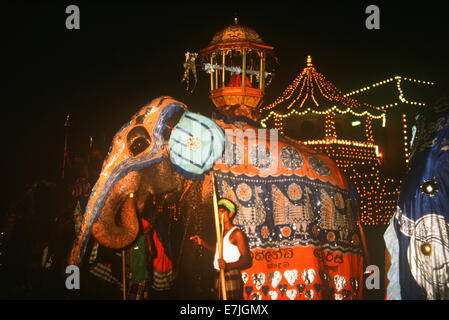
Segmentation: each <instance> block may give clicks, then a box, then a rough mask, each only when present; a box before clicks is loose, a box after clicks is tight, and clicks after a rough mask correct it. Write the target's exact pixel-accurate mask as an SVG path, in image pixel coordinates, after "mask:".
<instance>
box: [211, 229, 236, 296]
mask: <svg viewBox="0 0 449 320" xmlns="http://www.w3.org/2000/svg"><path fill="white" fill-rule="evenodd" d="M235 229H237V227H233V228H231V230H229V231H228V232H227V233H226V235H225V236H224V237H223V260H224V261H225V262H226V263H232V262H236V261H238V260H239V258H240V251H239V249H238V247H237V246H236V245H234V244H232V243H231V241H229V236H230V235H231V234H232V232H233V231H234V230H235ZM217 246H218V245H217ZM214 268H215V270H216V271H217V272H216V273H217V275H216V279H215V291H216V293H217V296H218V298H219V299H221V288H220V286H221V282H220V268H219V267H218V247H217V249H216V250H215V258H214ZM225 286H226V296H227V299H228V300H243V282H242V275H241V273H240V270H238V269H230V270H225Z"/></svg>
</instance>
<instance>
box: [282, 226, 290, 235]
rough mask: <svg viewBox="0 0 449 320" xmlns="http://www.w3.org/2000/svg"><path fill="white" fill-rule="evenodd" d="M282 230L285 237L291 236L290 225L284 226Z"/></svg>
mask: <svg viewBox="0 0 449 320" xmlns="http://www.w3.org/2000/svg"><path fill="white" fill-rule="evenodd" d="M281 232H282V235H283V236H284V237H289V236H290V235H291V234H292V229H290V228H289V227H284V228H282V230H281Z"/></svg>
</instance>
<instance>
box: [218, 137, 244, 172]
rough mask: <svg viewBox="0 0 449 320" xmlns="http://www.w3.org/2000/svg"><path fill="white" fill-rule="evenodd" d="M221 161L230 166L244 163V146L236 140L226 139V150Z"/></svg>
mask: <svg viewBox="0 0 449 320" xmlns="http://www.w3.org/2000/svg"><path fill="white" fill-rule="evenodd" d="M221 161H222V162H223V163H224V164H226V165H227V166H228V167H231V168H232V167H235V166H238V165H240V164H242V163H243V151H242V148H241V147H240V146H239V145H238V144H237V143H235V142H230V141H228V140H227V141H226V142H225V151H224V152H223V156H222V158H221Z"/></svg>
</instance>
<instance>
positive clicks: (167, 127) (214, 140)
mask: <svg viewBox="0 0 449 320" xmlns="http://www.w3.org/2000/svg"><path fill="white" fill-rule="evenodd" d="M223 149H224V133H223V132H222V130H221V129H220V128H219V127H218V126H217V125H216V124H215V123H214V122H213V121H211V120H209V119H207V118H206V117H204V116H201V115H199V114H195V113H192V112H189V111H187V107H186V106H185V105H184V104H182V103H181V102H178V101H176V100H174V99H172V98H171V97H160V98H157V99H155V100H153V101H152V102H151V103H149V104H148V105H146V106H145V107H143V108H141V109H140V110H139V111H138V112H137V113H136V114H135V115H134V116H133V117H132V118H131V120H130V121H129V122H127V123H126V124H125V125H124V126H123V127H122V128H121V129H120V130H119V131H118V132H117V133H116V134H115V136H114V138H113V143H112V146H111V148H110V150H109V154H108V156H107V159H106V160H105V162H104V163H103V168H102V170H101V174H100V177H99V179H98V180H97V183H96V184H95V187H94V188H93V190H92V193H91V196H90V198H89V202H88V204H87V207H86V213H85V216H84V222H83V226H82V228H81V232H80V234H79V235H78V239H77V241H76V242H75V245H74V247H73V249H72V253H71V255H70V258H69V262H70V263H72V264H73V263H80V260H81V258H82V256H83V255H84V251H85V249H86V245H87V241H88V240H89V237H90V233H91V229H92V225H93V224H94V223H95V222H96V221H97V219H98V217H99V215H100V212H101V210H102V208H103V206H104V204H105V201H106V199H107V198H108V196H109V195H110V193H111V190H112V189H113V187H114V185H115V184H116V183H117V182H118V181H119V180H120V179H122V178H123V177H125V176H126V175H127V174H128V173H129V172H131V171H137V170H140V169H143V168H146V167H149V166H151V165H153V164H156V163H158V162H161V161H162V160H163V159H165V158H168V157H170V160H171V161H172V163H173V165H174V168H175V169H176V171H178V172H180V173H181V174H183V175H184V176H186V177H187V178H196V179H201V178H202V175H203V173H204V172H206V171H207V170H210V169H211V168H212V166H213V164H214V162H215V161H216V160H217V159H218V158H219V157H221V154H222V153H223ZM169 151H170V152H169Z"/></svg>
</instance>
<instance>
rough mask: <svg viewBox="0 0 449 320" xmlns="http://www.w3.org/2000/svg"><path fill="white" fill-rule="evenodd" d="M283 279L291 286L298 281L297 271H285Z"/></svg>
mask: <svg viewBox="0 0 449 320" xmlns="http://www.w3.org/2000/svg"><path fill="white" fill-rule="evenodd" d="M284 277H285V279H287V282H288V283H289V284H290V285H291V286H293V285H294V284H295V282H296V280H297V279H298V270H286V271H285V272H284ZM312 281H313V280H312Z"/></svg>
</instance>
